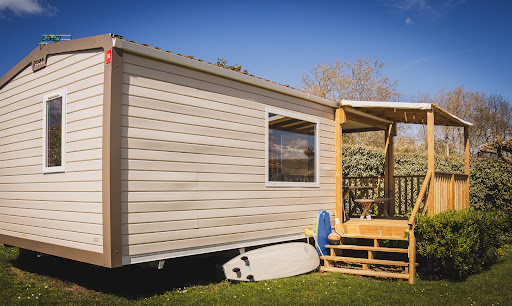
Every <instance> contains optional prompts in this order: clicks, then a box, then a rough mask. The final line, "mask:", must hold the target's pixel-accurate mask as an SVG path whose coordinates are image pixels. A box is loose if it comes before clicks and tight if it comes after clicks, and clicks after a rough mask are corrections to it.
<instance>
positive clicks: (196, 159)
mask: <svg viewBox="0 0 512 306" xmlns="http://www.w3.org/2000/svg"><path fill="white" fill-rule="evenodd" d="M121 157H122V158H128V159H138V160H153V161H163V162H166V161H174V162H191V163H205V164H225V165H242V166H259V167H264V165H265V159H262V158H245V157H236V156H233V157H229V158H226V157H225V156H219V155H209V154H195V153H182V152H164V151H151V150H138V149H126V150H123V151H122V152H121Z"/></svg>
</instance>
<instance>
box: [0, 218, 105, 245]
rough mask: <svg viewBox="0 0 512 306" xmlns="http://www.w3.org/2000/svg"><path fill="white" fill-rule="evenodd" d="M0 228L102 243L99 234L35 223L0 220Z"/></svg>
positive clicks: (83, 241) (69, 239) (76, 240)
mask: <svg viewBox="0 0 512 306" xmlns="http://www.w3.org/2000/svg"><path fill="white" fill-rule="evenodd" d="M0 229H2V230H8V231H15V232H18V233H26V234H31V235H41V236H45V237H59V239H63V240H67V241H73V242H81V243H89V244H95V245H102V244H103V241H102V239H101V236H99V235H91V234H85V233H78V232H71V231H67V230H57V229H52V228H42V227H38V226H35V225H23V224H15V223H4V222H0Z"/></svg>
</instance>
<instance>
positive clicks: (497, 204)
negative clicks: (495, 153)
mask: <svg viewBox="0 0 512 306" xmlns="http://www.w3.org/2000/svg"><path fill="white" fill-rule="evenodd" d="M470 174H471V177H470V182H471V183H470V184H471V185H470V189H469V193H470V205H471V206H472V207H474V208H476V209H479V210H493V209H497V210H501V211H503V212H504V213H505V216H506V217H507V220H506V223H507V226H508V228H507V230H508V231H510V230H512V166H511V165H509V164H507V163H505V162H503V161H501V160H492V159H489V158H473V159H472V160H471V169H470Z"/></svg>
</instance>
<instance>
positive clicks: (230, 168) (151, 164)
mask: <svg viewBox="0 0 512 306" xmlns="http://www.w3.org/2000/svg"><path fill="white" fill-rule="evenodd" d="M121 168H122V169H123V170H148V171H153V170H154V171H186V172H198V171H199V170H200V171H201V172H211V173H241V174H264V173H265V168H263V167H261V166H246V165H241V166H235V165H226V164H218V165H216V164H198V163H187V162H173V161H155V160H134V159H122V160H121Z"/></svg>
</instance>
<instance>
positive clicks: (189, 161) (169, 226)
mask: <svg viewBox="0 0 512 306" xmlns="http://www.w3.org/2000/svg"><path fill="white" fill-rule="evenodd" d="M124 60H125V61H124V63H125V65H124V68H125V69H123V72H124V76H123V82H124V85H123V107H122V116H123V118H122V125H123V129H122V136H123V138H122V153H121V154H122V160H121V166H122V169H123V171H122V190H123V192H122V195H121V201H122V203H121V209H122V212H123V213H122V222H123V227H122V233H123V246H124V247H123V252H128V253H124V254H126V256H133V255H139V254H145V253H151V252H163V251H169V250H177V249H184V248H189V247H200V246H205V245H215V244H222V243H230V242H236V241H246V240H250V239H264V238H271V237H273V236H276V235H277V236H279V235H287V234H300V233H302V226H305V225H309V226H311V225H313V223H314V217H315V216H316V214H317V213H318V212H319V211H320V210H322V209H327V210H330V211H332V209H333V208H334V195H335V194H334V189H335V188H334V182H335V180H334V155H335V154H334V152H335V148H334V122H333V119H334V109H332V108H331V107H327V106H323V105H319V104H316V103H312V102H310V101H306V100H302V99H299V98H294V97H290V96H287V95H283V94H278V93H274V92H271V91H269V90H266V89H262V88H257V87H254V86H250V85H247V84H242V83H238V82H236V81H232V80H227V79H223V78H220V77H217V76H213V75H209V74H205V73H201V72H198V71H192V70H189V69H186V68H182V67H177V66H174V65H169V64H165V63H161V62H157V61H153V60H151V59H143V58H139V57H137V56H134V55H131V54H125V58H124ZM267 106H271V107H277V108H282V109H284V110H288V111H292V112H297V113H303V114H307V115H309V116H312V117H314V118H316V119H318V120H319V121H320V125H319V143H320V147H319V157H320V161H319V163H320V168H319V169H318V171H320V186H319V187H297V188H295V187H266V186H265V150H266V149H265V107H267ZM242 233H243V235H242Z"/></svg>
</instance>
